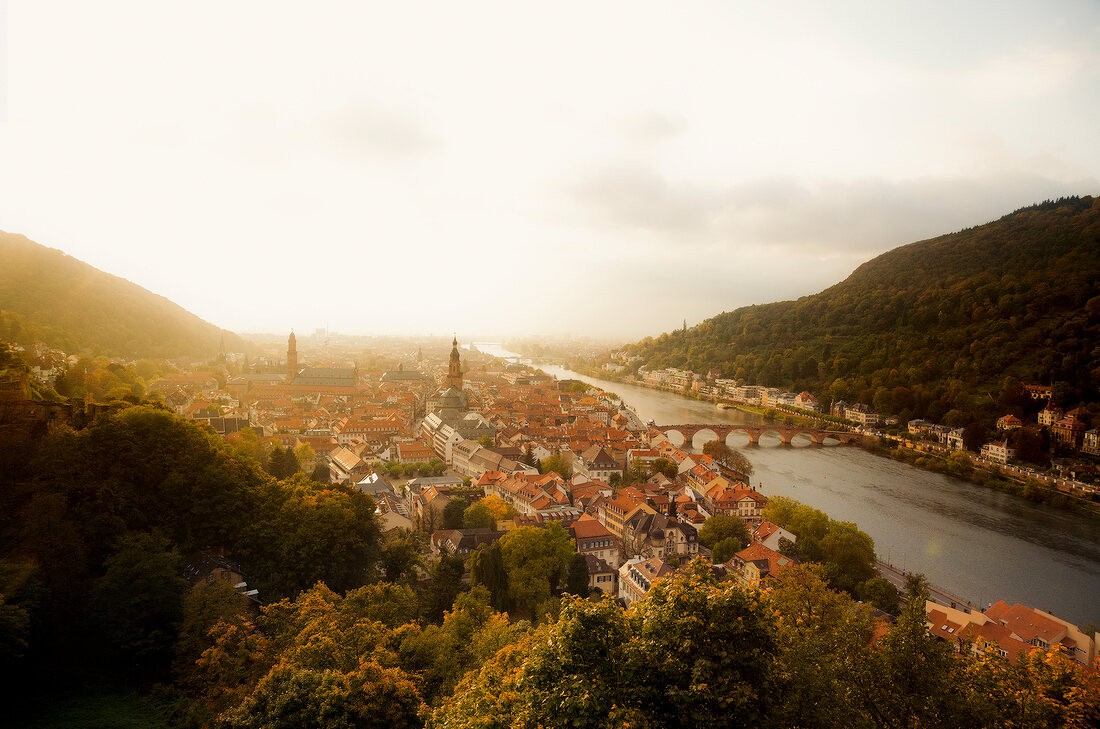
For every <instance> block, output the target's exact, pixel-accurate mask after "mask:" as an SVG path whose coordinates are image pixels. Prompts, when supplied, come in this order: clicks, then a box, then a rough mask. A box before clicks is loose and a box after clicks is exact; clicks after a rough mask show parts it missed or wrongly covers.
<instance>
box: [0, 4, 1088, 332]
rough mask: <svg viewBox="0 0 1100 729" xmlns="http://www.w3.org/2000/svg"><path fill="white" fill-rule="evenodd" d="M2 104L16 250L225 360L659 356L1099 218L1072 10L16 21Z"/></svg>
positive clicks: (13, 9)
mask: <svg viewBox="0 0 1100 729" xmlns="http://www.w3.org/2000/svg"><path fill="white" fill-rule="evenodd" d="M5 59H6V60H5ZM0 96H2V98H0V112H3V113H0V230H6V231H9V232H13V233H21V234H23V235H26V236H28V237H29V238H31V239H33V240H35V241H37V242H39V243H41V244H43V245H46V246H50V247H53V248H58V249H60V250H63V251H65V252H66V253H68V254H69V255H71V256H73V257H75V258H78V259H80V260H83V261H86V262H87V263H89V264H91V265H93V266H95V267H97V268H100V269H102V270H104V271H106V272H108V273H112V274H114V275H117V276H121V277H123V278H126V279H128V280H130V281H133V282H134V283H136V284H138V285H140V286H143V287H145V288H147V289H149V290H150V291H153V292H155V293H157V294H161V295H163V296H165V297H167V298H169V299H171V300H173V301H174V302H176V303H178V304H179V305H181V306H183V307H184V308H186V309H188V310H190V311H191V312H193V313H195V314H196V315H198V316H200V317H202V318H203V319H206V320H208V321H210V322H212V323H214V324H216V325H218V326H220V327H223V328H225V329H229V330H233V331H237V332H242V333H247V332H269V333H272V334H277V333H280V332H289V331H290V329H291V328H292V327H293V328H295V329H296V330H297V331H299V332H300V333H303V334H306V333H312V332H313V331H314V330H315V329H317V328H319V327H321V326H323V325H324V324H325V322H328V325H329V326H330V328H331V329H332V330H333V331H339V332H343V333H346V334H349V335H356V334H364V335H402V334H408V335H427V334H430V333H434V334H436V335H439V336H442V335H443V334H445V333H448V332H451V331H455V330H457V331H459V332H470V333H475V332H476V333H479V334H478V336H493V337H508V336H525V335H527V336H536V335H542V334H551V335H552V334H563V335H566V334H575V335H590V336H593V337H600V338H620V339H634V338H640V337H643V336H647V335H653V336H656V335H658V334H660V333H661V332H664V331H669V330H672V329H675V328H678V327H679V326H680V325H681V322H682V321H683V320H684V319H686V320H687V322H688V324H689V325H691V324H695V323H698V322H699V321H702V320H703V319H706V318H708V317H710V316H713V315H715V314H718V313H720V312H722V311H728V310H732V309H734V308H737V307H739V306H744V305H749V304H756V303H766V302H770V301H777V300H783V299H789V298H796V297H798V296H803V295H807V294H812V293H816V292H818V291H820V290H822V289H824V288H827V287H828V286H831V285H832V284H834V283H836V282H838V281H840V280H842V279H844V278H845V277H846V276H848V275H849V273H851V271H852V270H853V269H855V268H856V267H857V266H858V265H859V264H860V263H862V262H864V261H866V260H868V259H870V258H872V257H874V256H875V255H878V254H880V253H882V252H884V251H887V250H889V249H892V248H895V247H897V246H899V245H904V244H906V243H910V242H913V241H916V240H921V239H924V238H929V237H933V236H937V235H940V234H944V233H949V232H953V231H956V230H959V229H961V228H965V227H970V226H974V225H980V224H982V223H985V222H988V221H990V220H993V219H996V218H998V217H1000V216H1002V215H1004V214H1007V213H1009V212H1011V211H1012V210H1014V209H1016V208H1019V207H1022V206H1025V205H1029V204H1031V203H1035V202H1040V201H1042V200H1044V199H1047V198H1056V197H1059V196H1064V195H1090V194H1098V193H1100V135H1097V134H1096V131H1095V125H1096V120H1097V119H1100V5H1097V4H1096V3H1089V2H1051V3H1044V4H1035V3H1024V2H1015V3H1004V2H998V3H992V2H986V3H967V4H965V5H959V4H955V3H952V4H949V3H926V4H921V5H919V6H902V5H884V4H881V3H866V2H840V3H829V4H827V5H826V4H817V3H794V4H790V3H788V4H785V5H782V6H761V5H758V4H748V3H728V2H700V3H692V4H688V5H680V6H675V7H673V6H670V5H668V4H663V3H649V2H640V3H639V2H630V3H627V2H613V3H601V4H597V5H593V4H590V3H569V2H566V3H554V4H545V5H539V6H530V5H527V4H516V3H505V2H494V3H487V2H469V3H461V4H454V3H438V4H427V5H422V4H417V5H401V4H392V3H337V4H324V5H322V6H319V7H317V6H309V7H308V8H307V7H306V6H302V5H300V4H289V3H277V2H276V3H271V2H264V3H259V2H237V3H232V4H225V3H204V2H192V3H188V4H186V5H183V4H174V3H155V4H153V3H142V2H126V3H121V2H107V3H95V4H87V3H76V2H58V3H53V2H41V3H12V4H10V5H7V6H6V7H5V5H4V4H3V3H0Z"/></svg>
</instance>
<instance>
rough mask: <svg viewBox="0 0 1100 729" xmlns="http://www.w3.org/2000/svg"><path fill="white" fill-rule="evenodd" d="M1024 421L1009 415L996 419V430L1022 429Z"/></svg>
mask: <svg viewBox="0 0 1100 729" xmlns="http://www.w3.org/2000/svg"><path fill="white" fill-rule="evenodd" d="M1023 424H1024V421H1022V420H1020V419H1019V418H1017V417H1016V416H1015V415H1012V414H1011V413H1009V414H1008V415H1004V416H1002V417H1000V418H998V419H997V430H1015V429H1016V428H1020V427H1023Z"/></svg>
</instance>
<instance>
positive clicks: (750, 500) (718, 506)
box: [713, 485, 768, 524]
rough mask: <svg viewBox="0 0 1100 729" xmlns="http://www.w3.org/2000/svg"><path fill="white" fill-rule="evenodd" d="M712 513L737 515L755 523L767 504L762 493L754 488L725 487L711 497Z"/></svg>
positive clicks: (750, 522)
mask: <svg viewBox="0 0 1100 729" xmlns="http://www.w3.org/2000/svg"><path fill="white" fill-rule="evenodd" d="M713 504H714V513H715V514H722V515H725V516H738V517H741V518H742V519H744V520H745V521H747V522H748V523H749V524H756V523H757V522H759V521H760V519H761V518H763V517H762V514H763V513H764V507H765V506H767V505H768V499H767V497H765V496H764V494H762V493H760V492H759V491H757V490H756V489H754V488H748V487H744V486H743V485H742V486H741V487H739V488H738V487H735V488H732V489H725V490H724V491H722V492H721V493H720V494H718V495H716V496H715V497H714V498H713Z"/></svg>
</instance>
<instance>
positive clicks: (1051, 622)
mask: <svg viewBox="0 0 1100 729" xmlns="http://www.w3.org/2000/svg"><path fill="white" fill-rule="evenodd" d="M925 611H926V613H927V615H928V630H929V632H930V633H931V634H932V635H934V636H936V637H937V638H941V639H943V640H948V641H951V642H953V643H955V650H956V651H959V650H960V649H961V647H962V646H963V645H966V644H967V643H970V644H971V651H972V652H973V653H975V654H976V655H984V654H988V653H995V654H998V655H1000V656H1002V657H1004V658H1007V659H1008V660H1010V661H1011V662H1013V663H1015V662H1016V660H1017V658H1018V657H1019V654H1020V653H1021V652H1027V651H1030V650H1034V649H1036V648H1041V649H1043V650H1049V651H1053V652H1056V653H1058V654H1060V655H1062V656H1064V657H1066V658H1068V659H1070V660H1072V661H1075V662H1076V663H1079V664H1081V665H1084V666H1090V667H1091V666H1093V664H1094V663H1095V661H1096V658H1097V651H1096V640H1095V636H1089V635H1086V634H1085V633H1083V632H1081V630H1080V629H1078V627H1077V626H1076V625H1074V624H1073V623H1070V622H1068V621H1065V620H1062V619H1060V618H1056V617H1055V616H1053V615H1051V614H1049V613H1046V612H1043V611H1042V610H1035V609H1034V608H1029V607H1027V606H1025V605H1020V604H1016V605H1009V604H1008V603H1006V602H1005V601H1004V600H1000V601H998V602H997V603H995V604H994V605H991V606H989V608H987V609H986V610H985V612H978V611H977V610H974V611H970V612H967V611H963V610H956V609H952V608H948V607H944V606H943V605H937V604H936V603H933V602H926V603H925Z"/></svg>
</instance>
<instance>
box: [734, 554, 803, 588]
mask: <svg viewBox="0 0 1100 729" xmlns="http://www.w3.org/2000/svg"><path fill="white" fill-rule="evenodd" d="M792 564H798V560H796V559H794V558H792V557H784V556H783V555H782V554H780V553H779V552H776V551H775V550H774V549H769V548H768V547H765V546H764V545H763V544H750V545H749V546H748V547H746V548H745V549H742V550H741V551H740V552H738V553H737V554H735V555H733V558H732V559H731V560H730V561H729V562H727V563H726V567H727V568H728V569H729V571H730V573H731V574H732V575H733V576H734V579H736V580H737V581H738V582H739V583H741V584H742V585H745V586H747V587H757V586H759V585H760V582H761V581H762V580H764V579H766V578H768V577H770V576H772V575H775V574H776V573H777V572H779V571H780V570H782V569H783V568H784V567H787V566H788V565H792Z"/></svg>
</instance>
